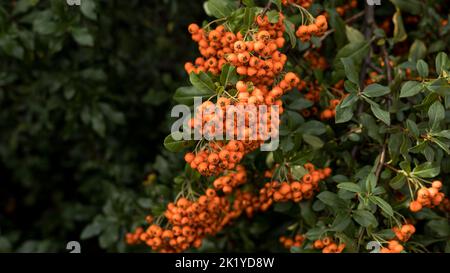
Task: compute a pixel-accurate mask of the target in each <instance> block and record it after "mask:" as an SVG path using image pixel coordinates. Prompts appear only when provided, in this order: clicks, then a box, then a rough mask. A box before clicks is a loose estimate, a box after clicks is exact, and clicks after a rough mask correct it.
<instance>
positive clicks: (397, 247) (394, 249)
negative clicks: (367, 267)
mask: <svg viewBox="0 0 450 273" xmlns="http://www.w3.org/2000/svg"><path fill="white" fill-rule="evenodd" d="M403 249H404V247H403V246H402V245H401V244H400V243H399V242H398V241H397V240H390V241H389V242H388V245H387V247H382V248H381V249H380V253H400V252H402V251H403Z"/></svg>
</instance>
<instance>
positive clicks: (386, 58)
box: [381, 43, 392, 83]
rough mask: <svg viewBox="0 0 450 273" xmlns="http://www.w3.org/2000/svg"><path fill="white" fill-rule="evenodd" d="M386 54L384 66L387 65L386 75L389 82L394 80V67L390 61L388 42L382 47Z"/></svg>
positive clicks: (384, 54)
mask: <svg viewBox="0 0 450 273" xmlns="http://www.w3.org/2000/svg"><path fill="white" fill-rule="evenodd" d="M381 50H382V51H383V56H384V66H385V67H386V76H387V80H388V82H389V83H391V82H392V67H391V62H390V61H389V54H388V52H387V49H386V43H385V44H383V46H382V47H381Z"/></svg>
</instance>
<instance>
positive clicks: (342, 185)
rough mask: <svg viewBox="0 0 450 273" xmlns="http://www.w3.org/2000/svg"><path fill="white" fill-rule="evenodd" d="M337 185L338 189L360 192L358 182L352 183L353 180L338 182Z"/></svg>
mask: <svg viewBox="0 0 450 273" xmlns="http://www.w3.org/2000/svg"><path fill="white" fill-rule="evenodd" d="M337 187H338V188H339V189H343V190H346V191H349V192H355V193H360V192H362V189H361V187H360V186H359V185H358V184H356V183H353V182H344V183H339V184H338V185H337Z"/></svg>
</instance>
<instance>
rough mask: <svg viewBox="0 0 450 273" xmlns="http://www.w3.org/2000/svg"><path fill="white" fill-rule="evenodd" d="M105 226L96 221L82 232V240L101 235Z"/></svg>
mask: <svg viewBox="0 0 450 273" xmlns="http://www.w3.org/2000/svg"><path fill="white" fill-rule="evenodd" d="M103 228H104V227H103V226H102V225H101V224H100V222H98V221H94V222H92V223H90V224H89V225H87V226H85V227H84V229H83V231H82V232H81V235H80V239H81V240H86V239H89V238H92V237H94V236H97V235H99V234H100V233H101V232H102V231H103Z"/></svg>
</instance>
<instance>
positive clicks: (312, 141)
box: [303, 134, 324, 149]
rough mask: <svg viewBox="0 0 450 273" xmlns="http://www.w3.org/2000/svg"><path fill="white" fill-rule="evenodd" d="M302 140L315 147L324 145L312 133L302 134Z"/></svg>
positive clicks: (318, 147)
mask: <svg viewBox="0 0 450 273" xmlns="http://www.w3.org/2000/svg"><path fill="white" fill-rule="evenodd" d="M303 140H304V141H305V142H306V143H308V144H309V145H311V146H312V147H313V148H315V149H320V148H322V147H323V145H324V143H323V141H322V140H321V139H320V138H318V137H316V136H313V135H308V134H303Z"/></svg>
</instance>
